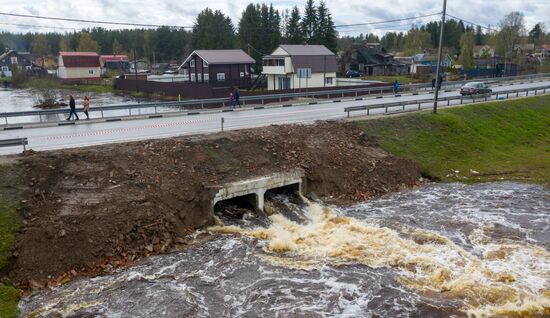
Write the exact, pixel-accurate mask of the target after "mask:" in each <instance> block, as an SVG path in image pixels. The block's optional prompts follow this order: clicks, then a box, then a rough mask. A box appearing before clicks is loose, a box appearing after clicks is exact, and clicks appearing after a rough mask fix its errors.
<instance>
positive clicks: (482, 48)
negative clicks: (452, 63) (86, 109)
mask: <svg viewBox="0 0 550 318" xmlns="http://www.w3.org/2000/svg"><path fill="white" fill-rule="evenodd" d="M473 51H474V58H475V59H479V58H483V59H488V58H493V57H495V48H494V47H492V46H490V45H476V46H474V50H473Z"/></svg>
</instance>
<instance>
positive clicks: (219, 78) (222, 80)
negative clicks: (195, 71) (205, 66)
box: [216, 73, 225, 82]
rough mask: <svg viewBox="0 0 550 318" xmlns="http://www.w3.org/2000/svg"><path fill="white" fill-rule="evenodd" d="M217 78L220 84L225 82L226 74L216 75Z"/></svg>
mask: <svg viewBox="0 0 550 318" xmlns="http://www.w3.org/2000/svg"><path fill="white" fill-rule="evenodd" d="M216 78H217V79H218V81H219V82H224V81H225V73H218V74H216Z"/></svg>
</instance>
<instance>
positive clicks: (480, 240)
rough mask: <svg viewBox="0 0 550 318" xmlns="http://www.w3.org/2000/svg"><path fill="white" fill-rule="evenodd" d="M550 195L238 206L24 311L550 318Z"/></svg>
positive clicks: (462, 189)
mask: <svg viewBox="0 0 550 318" xmlns="http://www.w3.org/2000/svg"><path fill="white" fill-rule="evenodd" d="M549 199H550V192H549V191H548V189H545V188H543V187H541V186H536V185H526V184H519V183H509V182H503V183H486V184H477V185H463V184H432V185H428V186H425V187H422V188H421V189H419V190H416V191H407V192H402V193H397V194H392V195H388V196H385V197H382V198H380V199H378V200H373V201H370V202H367V203H360V204H356V205H354V206H351V207H346V208H342V207H340V208H339V207H325V206H323V205H321V204H318V203H313V202H303V203H301V202H299V201H298V200H295V198H292V197H291V198H289V197H288V196H285V195H277V196H274V197H272V198H271V199H270V202H269V206H270V208H271V211H268V212H277V213H274V214H272V215H271V216H268V215H263V216H260V217H257V218H256V219H255V218H254V217H253V215H251V214H250V213H249V212H248V211H246V209H244V210H243V209H242V207H238V206H227V207H225V209H226V210H227V211H228V213H224V212H223V211H224V210H221V211H220V213H219V214H220V219H221V220H222V221H223V222H224V225H220V226H217V227H213V228H210V229H208V230H206V231H204V232H202V233H200V234H197V235H198V238H200V240H198V242H197V244H195V245H194V246H192V247H190V248H188V249H186V250H184V251H181V252H177V253H173V254H168V255H160V256H155V257H151V258H148V259H146V260H144V261H142V262H141V263H140V264H139V265H137V266H134V267H132V268H129V269H125V270H120V271H118V272H115V273H113V274H111V275H109V276H103V277H97V278H92V279H89V278H88V279H87V278H82V279H78V280H76V281H74V282H71V283H69V284H67V285H64V286H61V287H59V288H54V289H51V290H45V291H42V292H40V293H38V294H35V295H33V296H30V297H26V298H24V299H22V301H21V302H20V309H21V315H22V316H23V317H25V316H32V317H467V316H471V317H491V316H501V317H506V316H510V315H512V314H515V315H517V316H521V315H524V316H526V317H548V314H549V313H550V252H549V248H550V220H549V214H550V200H549ZM268 214H270V213H268ZM520 314H521V315H520Z"/></svg>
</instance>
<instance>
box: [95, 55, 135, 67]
mask: <svg viewBox="0 0 550 318" xmlns="http://www.w3.org/2000/svg"><path fill="white" fill-rule="evenodd" d="M99 62H100V64H101V69H102V71H104V70H119V71H127V70H129V69H130V62H129V61H128V55H120V54H117V55H101V56H100V57H99Z"/></svg>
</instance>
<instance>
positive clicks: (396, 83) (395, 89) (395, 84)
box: [393, 80, 399, 95]
mask: <svg viewBox="0 0 550 318" xmlns="http://www.w3.org/2000/svg"><path fill="white" fill-rule="evenodd" d="M398 90H399V82H397V80H395V81H393V93H394V94H395V95H397V91H398Z"/></svg>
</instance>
